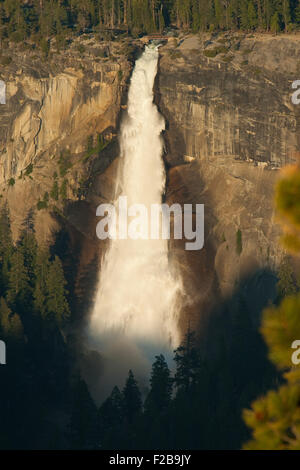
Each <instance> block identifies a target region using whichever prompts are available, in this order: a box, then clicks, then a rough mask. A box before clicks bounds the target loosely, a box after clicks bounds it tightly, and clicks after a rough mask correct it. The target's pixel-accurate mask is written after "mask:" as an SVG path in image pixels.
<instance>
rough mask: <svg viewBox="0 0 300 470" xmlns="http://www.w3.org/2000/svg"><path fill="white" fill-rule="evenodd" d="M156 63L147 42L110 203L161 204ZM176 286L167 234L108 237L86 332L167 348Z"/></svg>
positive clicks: (175, 335)
mask: <svg viewBox="0 0 300 470" xmlns="http://www.w3.org/2000/svg"><path fill="white" fill-rule="evenodd" d="M157 64H158V47H157V46H153V45H150V46H147V47H146V49H145V51H144V53H143V55H142V56H141V57H140V58H139V59H138V60H137V62H136V64H135V68H134V71H133V74H132V78H131V84H130V88H129V95H128V112H127V115H126V117H125V118H124V119H123V122H122V125H121V135H120V149H121V155H120V163H119V170H118V177H117V181H116V187H115V206H116V207H117V199H118V198H119V197H120V196H126V197H127V200H128V206H130V205H132V204H143V205H144V206H145V207H147V208H150V206H151V205H152V204H161V203H162V198H163V194H164V190H165V183H166V174H165V169H164V164H163V160H162V154H163V147H164V143H163V138H162V136H161V133H162V131H163V129H164V126H165V123H164V119H163V117H162V116H161V115H160V113H159V112H158V109H157V107H156V105H155V104H154V103H153V86H154V80H155V77H156V74H157ZM180 290H181V282H180V279H179V277H178V276H177V275H175V273H174V272H173V271H172V269H171V266H170V262H169V256H168V240H163V239H159V240H151V239H139V240H132V239H130V238H128V239H126V240H119V239H117V240H110V246H109V248H108V249H107V251H106V254H105V257H104V260H103V262H102V267H101V272H100V276H99V281H98V288H97V294H96V299H95V303H94V308H93V312H92V315H91V322H90V331H91V336H92V337H94V338H97V337H98V338H101V343H100V344H101V345H102V347H105V346H104V344H105V341H106V344H107V346H106V347H111V345H112V343H114V344H116V343H118V341H120V342H122V341H127V343H128V344H131V347H132V346H133V345H135V347H136V348H137V349H139V350H141V349H142V350H144V352H145V351H146V353H145V354H146V355H147V353H148V355H150V354H152V353H154V354H158V353H160V352H163V351H165V350H169V351H171V349H172V348H173V347H176V346H177V345H178V343H179V340H180V338H179V330H178V314H179V311H178V309H179V303H178V299H179V293H180ZM137 349H136V350H135V352H133V353H132V355H135V354H137V352H136V351H137ZM151 359H152V357H151ZM126 372H128V370H127V371H126Z"/></svg>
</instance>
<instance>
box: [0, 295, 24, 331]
mask: <svg viewBox="0 0 300 470" xmlns="http://www.w3.org/2000/svg"><path fill="white" fill-rule="evenodd" d="M0 331H1V332H2V334H3V335H4V338H5V339H14V340H20V339H22V338H23V325H22V322H21V319H20V317H19V315H18V314H16V313H15V314H13V313H12V311H11V309H10V308H9V307H8V305H7V303H6V300H5V299H4V298H3V297H1V298H0Z"/></svg>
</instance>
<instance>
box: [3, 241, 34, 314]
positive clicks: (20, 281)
mask: <svg viewBox="0 0 300 470" xmlns="http://www.w3.org/2000/svg"><path fill="white" fill-rule="evenodd" d="M10 265H11V266H10V271H9V276H8V278H9V279H8V292H7V300H8V302H9V304H10V305H13V306H14V307H15V308H16V310H17V311H23V310H24V309H26V306H28V300H30V293H31V289H30V285H29V282H28V278H27V273H26V268H25V266H24V254H23V251H22V250H21V249H20V247H17V248H16V249H15V251H14V253H13V254H12V256H11V261H10Z"/></svg>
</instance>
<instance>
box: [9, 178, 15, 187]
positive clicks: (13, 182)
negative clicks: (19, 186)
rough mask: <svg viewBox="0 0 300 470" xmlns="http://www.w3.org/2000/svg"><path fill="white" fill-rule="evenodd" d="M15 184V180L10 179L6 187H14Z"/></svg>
mask: <svg viewBox="0 0 300 470" xmlns="http://www.w3.org/2000/svg"><path fill="white" fill-rule="evenodd" d="M15 182H16V181H15V178H10V180H9V181H8V185H9V186H14V184H15Z"/></svg>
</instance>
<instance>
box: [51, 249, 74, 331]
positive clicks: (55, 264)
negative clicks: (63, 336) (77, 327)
mask: <svg viewBox="0 0 300 470" xmlns="http://www.w3.org/2000/svg"><path fill="white" fill-rule="evenodd" d="M66 284H67V282H66V280H65V277H64V272H63V267H62V264H61V261H60V259H59V258H58V256H55V258H54V261H52V262H51V264H50V267H49V271H48V277H47V281H46V289H47V300H46V309H47V315H48V318H52V319H55V321H56V322H57V324H58V325H60V326H61V325H63V324H64V323H65V322H66V320H68V318H69V316H70V308H69V304H68V301H67V298H66V296H67V290H66V289H65V286H66Z"/></svg>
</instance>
